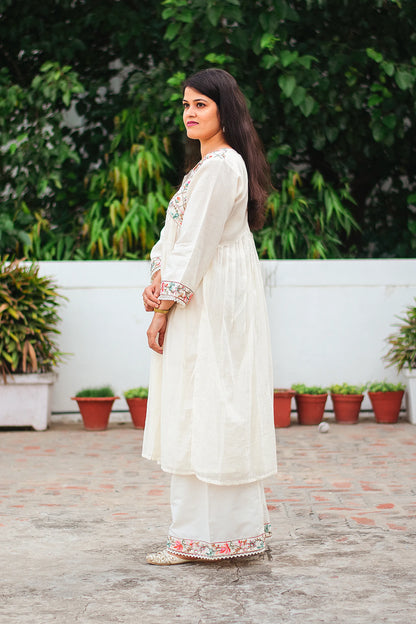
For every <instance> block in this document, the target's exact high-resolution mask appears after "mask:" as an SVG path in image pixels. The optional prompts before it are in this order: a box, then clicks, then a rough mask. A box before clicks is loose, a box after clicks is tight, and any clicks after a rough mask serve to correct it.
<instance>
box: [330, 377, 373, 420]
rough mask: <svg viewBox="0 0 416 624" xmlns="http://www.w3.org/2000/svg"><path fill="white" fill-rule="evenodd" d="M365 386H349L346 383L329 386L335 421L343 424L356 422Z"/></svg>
mask: <svg viewBox="0 0 416 624" xmlns="http://www.w3.org/2000/svg"><path fill="white" fill-rule="evenodd" d="M365 389H366V386H350V385H348V384H347V383H343V384H340V385H333V386H331V387H330V391H331V399H332V405H333V406H334V414H335V421H336V422H339V423H343V424H345V425H347V424H348V425H354V424H356V423H357V422H358V417H359V414H360V408H361V403H362V402H363V398H364V394H363V392H364V390H365Z"/></svg>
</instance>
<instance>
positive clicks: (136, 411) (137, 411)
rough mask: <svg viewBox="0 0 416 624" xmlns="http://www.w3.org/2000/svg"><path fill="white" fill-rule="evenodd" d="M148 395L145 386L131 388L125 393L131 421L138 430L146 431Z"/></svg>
mask: <svg viewBox="0 0 416 624" xmlns="http://www.w3.org/2000/svg"><path fill="white" fill-rule="evenodd" d="M148 394H149V391H148V389H147V388H145V387H143V386H140V387H139V388H130V390H126V391H125V392H124V398H125V399H126V402H127V405H128V406H129V410H130V415H131V419H132V421H133V424H134V426H135V427H136V429H144V425H145V422H146V410H147V397H148Z"/></svg>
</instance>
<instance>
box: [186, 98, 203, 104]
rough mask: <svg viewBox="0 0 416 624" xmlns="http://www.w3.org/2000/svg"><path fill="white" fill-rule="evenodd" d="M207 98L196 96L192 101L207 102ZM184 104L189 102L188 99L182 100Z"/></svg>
mask: <svg viewBox="0 0 416 624" xmlns="http://www.w3.org/2000/svg"><path fill="white" fill-rule="evenodd" d="M206 101H207V100H205V99H204V98H195V99H194V100H191V102H206ZM182 103H183V104H188V100H185V99H183V100H182Z"/></svg>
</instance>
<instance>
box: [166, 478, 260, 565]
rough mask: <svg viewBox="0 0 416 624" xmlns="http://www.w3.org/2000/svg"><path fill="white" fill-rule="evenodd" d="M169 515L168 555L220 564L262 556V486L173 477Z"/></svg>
mask: <svg viewBox="0 0 416 624" xmlns="http://www.w3.org/2000/svg"><path fill="white" fill-rule="evenodd" d="M171 509H172V524H171V526H170V529H169V535H168V540H167V549H168V551H169V552H170V553H173V554H176V555H182V556H186V557H192V558H195V559H204V560H218V559H229V558H232V557H247V556H251V555H256V554H259V553H262V552H264V551H265V550H266V543H265V539H266V537H269V536H270V535H271V527H270V522H269V513H268V509H267V505H266V499H265V494H264V488H263V484H262V482H261V481H256V482H254V483H248V484H244V485H235V486H224V485H212V484H211V483H206V482H204V481H200V480H199V479H197V478H196V477H195V476H185V477H184V476H178V475H172V481H171Z"/></svg>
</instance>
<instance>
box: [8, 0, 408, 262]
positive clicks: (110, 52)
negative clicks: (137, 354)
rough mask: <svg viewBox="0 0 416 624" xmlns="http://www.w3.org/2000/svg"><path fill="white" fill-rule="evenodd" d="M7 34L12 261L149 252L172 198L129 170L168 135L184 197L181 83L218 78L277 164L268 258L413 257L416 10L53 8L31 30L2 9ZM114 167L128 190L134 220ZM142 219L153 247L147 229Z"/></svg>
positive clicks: (261, 238) (180, 0)
mask: <svg viewBox="0 0 416 624" xmlns="http://www.w3.org/2000/svg"><path fill="white" fill-rule="evenodd" d="M0 28H1V30H2V37H1V40H0V51H1V52H2V58H3V66H4V68H5V69H3V70H1V72H0V135H1V136H0V139H1V140H0V164H1V173H0V183H1V188H2V189H3V192H2V199H3V200H4V201H3V202H2V204H1V209H0V252H3V253H10V254H15V255H19V253H22V252H23V253H25V255H28V256H30V257H32V258H37V259H41V258H42V259H61V260H62V259H71V258H75V259H77V258H91V257H94V258H101V257H102V258H112V257H140V256H145V255H146V253H147V250H148V246H149V245H150V244H151V240H152V239H153V238H154V236H156V235H157V231H158V230H159V229H160V225H161V215H162V210H160V211H159V208H161V207H162V206H164V205H165V204H166V200H167V197H168V195H169V193H168V191H167V188H166V189H164V190H163V193H162V195H163V198H164V200H163V201H160V197H157V198H156V204H158V206H159V208H157V207H155V206H153V205H152V206H150V204H151V203H152V201H154V196H155V193H156V191H155V188H156V187H158V181H157V180H154V179H152V181H149V188H150V190H149V191H146V190H144V192H143V195H140V193H139V192H138V189H137V185H136V184H135V182H134V179H133V177H134V174H133V176H132V177H130V176H129V175H128V173H127V172H128V170H129V169H130V166H131V165H133V164H134V154H132V153H131V150H132V147H133V146H134V145H136V144H141V141H140V140H139V139H138V136H139V132H138V130H139V131H142V132H144V134H145V135H146V136H147V137H159V143H160V144H162V142H163V137H166V136H167V137H169V142H170V146H171V150H170V152H169V156H168V159H169V161H170V163H171V164H172V169H170V168H168V167H167V166H166V167H164V169H163V172H162V174H161V175H162V176H163V178H164V180H165V182H166V183H167V184H169V185H176V184H177V183H178V182H179V180H180V177H181V162H182V160H183V158H182V156H183V130H182V122H181V106H180V99H181V83H182V80H183V78H184V76H185V75H188V74H190V73H193V72H194V71H197V70H198V69H202V68H204V67H209V66H220V67H223V68H224V69H226V70H228V71H230V72H231V73H232V74H233V75H235V77H236V79H237V81H238V82H239V84H240V85H241V86H242V89H243V91H244V93H245V95H246V96H247V99H248V102H249V103H250V108H251V113H252V116H253V119H254V120H255V123H256V127H257V128H258V131H259V133H260V135H261V138H262V140H263V143H264V145H265V148H266V152H267V154H268V159H269V162H270V164H271V170H272V180H273V185H274V187H275V189H276V191H275V192H274V193H273V194H272V195H271V198H270V201H269V207H268V220H267V224H266V228H265V230H264V231H263V232H262V233H261V234H259V235H258V236H257V244H258V247H259V250H260V252H261V254H262V255H263V257H285V258H299V257H308V258H332V257H340V256H342V257H386V256H393V257H415V256H416V140H415V138H416V137H415V114H414V113H415V105H414V102H415V100H416V97H415V96H416V37H415V35H414V33H415V31H416V6H415V3H414V2H413V3H412V2H410V1H407V2H404V1H402V2H399V1H398V0H369V1H367V2H364V1H363V0H345V1H344V2H339V3H336V2H329V1H328V0H294V1H291V2H289V0H259V1H258V2H252V1H251V0H223V1H221V2H220V1H219V0H208V1H206V0H164V1H159V2H155V3H150V2H140V1H139V0H131V2H128V3H122V2H114V1H113V0H100V1H98V0H90V1H89V2H84V3H79V2H72V1H71V0H61V1H60V2H58V3H57V2H55V0H45V1H44V2H42V3H37V4H36V3H35V4H33V6H31V10H30V11H29V12H27V13H26V14H25V19H21V7H20V5H19V3H13V2H10V1H9V0H3V2H1V8H0ZM398 33H399V35H398ZM81 85H82V86H81ZM82 88H84V91H83V92H81V89H82ZM69 108H70V110H71V114H69V115H68V114H66V115H63V111H64V110H65V109H69ZM126 111H127V112H126ZM74 113H76V115H77V117H76V116H74ZM135 115H137V118H136V117H135ZM115 119H116V120H117V119H118V120H119V123H118V122H116V127H115V126H114V120H115ZM137 120H139V123H140V127H139V128H138V125H137V123H136V121H137ZM115 137H119V138H120V142H119V143H118V144H115V143H114V139H115ZM146 149H147V148H146ZM133 151H134V149H133ZM159 151H160V153H163V150H162V149H161V148H160V150H159ZM164 155H165V154H164ZM116 168H119V170H120V173H124V174H125V175H127V177H128V179H129V210H128V211H125V212H124V216H123V213H122V212H120V211H119V209H118V205H117V203H116V204H113V202H117V201H119V202H120V204H122V203H123V199H124V195H120V193H119V192H118V191H117V190H116V188H115V186H114V184H113V182H112V175H113V174H114V176H116V175H117V174H116V173H115V170H116ZM292 172H297V173H296V174H295V173H292ZM293 175H298V176H299V179H300V180H301V181H302V186H301V188H300V184H299V181H297V182H296V184H295V195H294V197H291V196H290V194H289V195H288V188H289V187H290V186H291V185H292V186H293V184H292V181H291V179H290V178H291V177H293ZM317 176H320V177H321V179H322V182H321V184H322V187H321V189H319V184H318V182H317ZM131 189H133V195H132V196H131V195H130V190H131ZM101 192H102V196H101V195H100V193H101ZM147 193H148V194H149V196H150V197H151V196H152V194H153V199H151V198H150V199H149V202H150V204H149V203H148V199H147ZM285 195H286V196H287V197H286V199H285V198H284V196H285ZM135 198H136V199H135ZM325 198H326V199H325ZM133 200H134V201H133ZM135 202H136V203H135ZM110 205H113V206H115V208H114V207H113V208H112V215H110V214H109V208H110ZM144 207H145V208H144ZM145 213H146V214H147V215H150V214H151V215H152V216H151V220H152V222H151V225H149V230H150V233H149V237H148V240H146V241H144V235H142V238H141V237H140V234H139V236H138V238H137V239H135V233H134V229H135V228H136V231H137V232H140V230H141V229H142V228H143V223H144V222H145V221H146V219H147V217H145V216H144V215H145ZM130 219H131V221H132V222H135V226H134V227H133V228H132V225H131V223H130V221H129V220H130ZM125 220H127V224H126V225H125V224H124V222H125ZM299 223H301V227H299ZM356 224H358V225H359V228H358V227H356ZM129 227H130V228H131V237H130V235H129V234H128V233H127V230H128V228H129ZM101 229H102V233H101ZM142 239H143V240H142ZM100 241H101V242H100Z"/></svg>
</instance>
